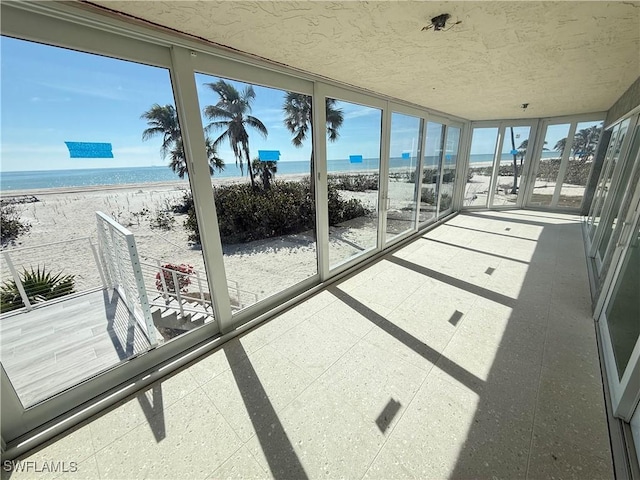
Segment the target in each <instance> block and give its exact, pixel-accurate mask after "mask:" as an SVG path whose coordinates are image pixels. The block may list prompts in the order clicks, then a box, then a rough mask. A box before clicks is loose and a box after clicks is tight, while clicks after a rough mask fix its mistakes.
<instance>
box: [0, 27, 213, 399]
mask: <svg viewBox="0 0 640 480" xmlns="http://www.w3.org/2000/svg"><path fill="white" fill-rule="evenodd" d="M0 70H1V72H2V102H1V104H2V118H3V129H2V172H1V173H2V175H1V177H0V178H1V189H2V193H3V200H8V199H13V201H8V202H6V203H5V202H3V204H2V217H3V232H2V243H3V244H4V245H3V246H4V247H5V248H4V249H3V256H2V257H1V259H0V268H1V273H2V279H3V285H2V289H1V290H2V291H1V305H0V317H1V319H0V339H1V347H0V360H1V361H2V365H3V367H4V368H5V370H6V372H7V375H8V377H9V379H10V381H11V383H12V385H13V387H14V388H15V390H16V392H17V395H18V397H19V398H20V401H21V402H22V404H23V406H24V407H31V406H34V405H36V404H38V403H40V402H44V401H45V400H47V399H49V398H50V397H52V396H53V395H55V394H58V393H60V392H63V391H65V390H68V389H70V388H72V387H75V386H76V385H78V384H79V383H80V382H83V381H85V380H87V379H89V378H93V377H97V376H100V374H102V373H105V372H107V371H109V370H111V369H113V368H114V367H116V366H118V365H121V364H124V363H126V362H128V361H129V360H131V359H132V358H133V357H135V356H137V355H139V354H142V353H145V352H147V351H148V350H149V349H151V348H153V347H156V346H162V345H164V344H165V343H167V342H169V341H170V340H172V339H173V338H175V337H178V336H181V335H185V334H187V333H188V332H191V331H193V330H196V329H198V328H199V327H200V326H204V325H206V326H207V327H206V328H208V329H209V330H212V329H213V331H214V332H215V331H216V330H217V326H216V321H215V319H214V316H213V305H212V303H211V298H210V294H209V287H208V284H207V277H206V273H205V268H204V260H203V256H202V252H201V251H199V250H196V249H192V248H191V247H190V243H189V240H188V235H189V231H188V230H187V229H186V228H185V227H184V222H185V219H186V218H187V214H186V211H185V209H184V206H185V203H186V202H187V199H188V198H189V197H190V192H191V188H190V183H189V171H188V168H187V165H188V164H187V161H186V158H185V156H184V150H183V149H182V142H181V136H180V123H179V121H178V118H177V114H176V108H175V101H174V98H173V90H172V85H171V78H170V75H169V71H168V70H167V69H165V68H158V67H151V66H148V65H143V64H139V63H134V62H130V61H124V60H118V59H114V58H109V57H105V56H100V55H94V54H89V53H83V52H80V51H75V50H68V49H64V48H59V47H53V46H49V45H45V44H37V43H32V42H28V41H23V40H17V39H12V38H6V37H2V68H1V69H0ZM43 71H46V72H47V74H46V82H44V81H42V82H41V81H38V82H36V81H32V80H33V79H36V78H43V77H42V72H43ZM47 112H49V113H47ZM52 118H55V122H52ZM14 194H15V195H14ZM97 212H102V213H103V215H100V216H99V215H98V214H97ZM6 216H8V217H9V218H10V219H11V225H12V228H11V229H5V223H4V219H5V218H6ZM134 362H135V360H134Z"/></svg>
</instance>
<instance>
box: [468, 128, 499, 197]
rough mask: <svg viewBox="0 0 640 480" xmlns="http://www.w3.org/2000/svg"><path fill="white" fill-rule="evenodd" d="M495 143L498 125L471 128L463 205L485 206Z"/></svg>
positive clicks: (489, 185)
mask: <svg viewBox="0 0 640 480" xmlns="http://www.w3.org/2000/svg"><path fill="white" fill-rule="evenodd" d="M497 143H498V127H488V128H485V127H481V128H474V129H473V134H472V136H471V154H470V155H469V174H468V175H467V182H466V187H465V192H464V204H463V205H464V206H465V207H486V206H487V202H488V201H489V190H490V188H491V177H492V175H493V161H494V158H495V154H496V148H497Z"/></svg>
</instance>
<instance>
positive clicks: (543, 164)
mask: <svg viewBox="0 0 640 480" xmlns="http://www.w3.org/2000/svg"><path fill="white" fill-rule="evenodd" d="M570 128H571V124H569V123H564V124H560V125H548V126H547V129H546V132H545V137H544V145H543V148H542V153H541V154H540V158H539V159H538V168H537V171H536V177H535V184H534V185H533V192H532V194H531V199H530V201H529V204H530V205H532V206H544V207H549V206H551V203H552V200H553V195H554V192H555V190H556V182H557V181H558V174H559V173H560V164H561V162H562V157H563V154H564V150H565V146H566V145H567V137H568V135H569V130H570Z"/></svg>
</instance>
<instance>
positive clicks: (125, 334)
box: [0, 291, 149, 406]
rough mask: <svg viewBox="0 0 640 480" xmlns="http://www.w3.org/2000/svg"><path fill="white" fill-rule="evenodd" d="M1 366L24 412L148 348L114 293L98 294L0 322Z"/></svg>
mask: <svg viewBox="0 0 640 480" xmlns="http://www.w3.org/2000/svg"><path fill="white" fill-rule="evenodd" d="M0 345H1V348H0V360H1V361H2V364H3V366H4V367H5V369H6V371H7V375H8V376H9V379H10V380H11V382H12V384H13V386H14V388H15V389H16V392H17V393H18V396H19V397H20V400H21V401H22V402H23V404H24V405H25V406H29V405H32V404H34V403H37V402H39V401H41V400H44V399H46V398H48V397H50V396H51V395H54V394H55V393H58V392H60V391H62V390H64V389H67V388H69V387H72V386H73V385H75V384H77V383H79V382H81V381H82V380H84V379H86V378H90V377H92V376H94V375H96V374H98V373H100V372H102V371H104V370H105V369H108V368H111V367H113V366H114V365H116V364H117V363H119V362H120V361H122V360H125V359H126V358H129V357H130V356H131V355H133V354H137V353H140V352H142V351H145V350H146V349H147V348H148V347H149V342H148V341H147V339H146V336H145V335H144V332H143V331H142V329H141V327H140V326H139V325H138V324H137V322H135V320H134V319H132V318H131V317H130V315H129V311H128V309H127V307H126V305H125V304H124V302H123V301H122V300H121V299H120V298H119V296H118V295H117V293H115V292H107V291H97V292H91V293H88V294H86V295H80V296H77V297H74V298H70V299H68V300H62V301H60V302H57V303H54V304H51V305H46V306H41V307H39V308H36V309H34V310H32V311H30V312H23V313H20V314H17V315H14V316H10V317H7V318H4V319H2V320H0Z"/></svg>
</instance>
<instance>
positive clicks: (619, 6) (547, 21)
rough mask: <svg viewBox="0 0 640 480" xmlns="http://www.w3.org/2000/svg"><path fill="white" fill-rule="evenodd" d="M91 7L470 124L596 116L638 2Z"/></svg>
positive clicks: (631, 35)
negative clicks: (446, 24)
mask: <svg viewBox="0 0 640 480" xmlns="http://www.w3.org/2000/svg"><path fill="white" fill-rule="evenodd" d="M91 3H94V4H97V5H102V6H104V7H106V8H109V9H111V10H115V11H118V12H122V13H126V14H129V15H132V16H135V17H138V18H140V19H144V20H147V21H149V22H153V23H156V24H159V25H163V26H166V27H170V28H172V29H175V30H178V31H181V32H184V33H187V34H191V35H195V36H198V37H201V38H205V39H207V40H210V41H212V42H215V43H217V44H221V45H225V46H228V47H232V48H235V49H238V50H241V51H244V52H248V53H251V54H254V55H259V56H261V57H264V58H268V59H271V60H275V61H277V62H279V63H283V64H285V65H289V66H292V67H295V68H298V69H302V70H305V71H308V72H312V73H316V74H319V75H323V76H325V77H329V78H332V79H335V80H338V81H341V82H345V83H348V84H351V85H356V86H359V87H362V88H366V89H368V90H371V91H375V92H380V93H383V94H386V95H389V96H392V97H395V98H399V99H403V100H406V101H409V102H412V103H415V104H418V105H423V106H426V107H430V108H434V109H437V110H441V111H443V112H447V113H450V114H453V115H458V116H460V117H463V118H467V119H470V120H480V119H496V118H526V117H541V116H556V115H565V114H571V113H587V112H595V111H604V110H608V109H609V108H610V107H611V105H612V104H613V103H614V102H615V101H616V100H617V98H618V97H620V95H621V94H622V93H624V91H625V90H626V89H627V88H628V87H629V86H630V85H631V84H632V83H633V81H635V79H636V78H638V76H640V2H592V1H588V2H572V1H561V2H519V1H513V2H489V1H479V2H414V1H407V2H389V1H378V2H315V1H300V2H273V1H230V2H218V1H196V2H193V1H179V2H178V1H161V2H159V1H142V2H137V1H97V2H91ZM441 13H449V14H451V21H456V20H461V21H462V23H461V24H459V25H456V26H454V27H453V28H452V29H451V30H449V31H440V32H434V31H433V30H428V31H421V29H422V27H424V26H425V25H427V24H429V23H430V22H429V19H430V18H432V17H434V16H436V15H439V14H441ZM451 21H450V22H451ZM522 103H529V105H530V106H529V108H528V109H527V111H526V112H524V111H523V110H522V109H521V108H520V105H521V104H522Z"/></svg>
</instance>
